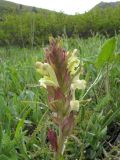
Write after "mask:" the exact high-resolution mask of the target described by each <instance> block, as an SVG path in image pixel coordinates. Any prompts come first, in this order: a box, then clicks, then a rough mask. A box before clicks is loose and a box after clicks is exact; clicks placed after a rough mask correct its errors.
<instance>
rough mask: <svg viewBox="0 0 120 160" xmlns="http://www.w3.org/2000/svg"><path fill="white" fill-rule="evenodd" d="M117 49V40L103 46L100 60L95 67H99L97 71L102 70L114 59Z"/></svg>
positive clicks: (113, 39)
mask: <svg viewBox="0 0 120 160" xmlns="http://www.w3.org/2000/svg"><path fill="white" fill-rule="evenodd" d="M115 47H116V39H115V38H111V39H109V40H107V41H106V42H105V43H104V44H103V46H102V48H101V51H100V53H99V55H98V58H97V60H96V62H95V66H96V67H97V69H100V68H102V67H103V66H104V65H105V63H109V62H110V60H111V59H112V58H113V57H114V51H115Z"/></svg>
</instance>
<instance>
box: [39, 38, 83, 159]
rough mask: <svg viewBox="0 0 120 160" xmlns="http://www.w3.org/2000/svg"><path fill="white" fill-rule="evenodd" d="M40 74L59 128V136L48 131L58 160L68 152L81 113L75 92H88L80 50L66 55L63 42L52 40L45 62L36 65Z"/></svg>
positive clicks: (54, 120)
mask: <svg viewBox="0 0 120 160" xmlns="http://www.w3.org/2000/svg"><path fill="white" fill-rule="evenodd" d="M36 67H37V71H38V72H39V73H40V74H42V75H43V78H41V79H40V80H39V84H40V86H41V87H44V88H46V90H47V92H48V103H49V107H50V109H51V112H52V114H51V117H52V121H53V122H54V123H55V124H56V125H57V126H58V128H59V134H58V135H57V133H56V132H55V131H54V130H53V129H51V128H50V129H49V130H48V135H47V137H48V140H49V142H50V144H51V146H52V149H53V151H54V153H55V154H54V157H55V159H59V158H60V157H61V156H62V155H63V153H64V149H65V142H66V141H67V138H68V137H69V136H70V134H71V132H72V130H73V127H74V124H75V123H74V121H75V115H76V112H78V111H79V101H78V100H76V99H75V90H76V89H85V87H86V81H85V80H80V79H79V76H80V74H81V73H82V62H81V61H80V60H79V58H78V57H77V50H76V49H75V50H74V51H73V52H67V51H65V50H64V49H63V48H62V45H61V40H60V39H57V40H55V39H53V38H51V40H50V46H49V48H47V49H46V50H45V61H44V63H42V62H36Z"/></svg>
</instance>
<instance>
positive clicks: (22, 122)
mask: <svg viewBox="0 0 120 160" xmlns="http://www.w3.org/2000/svg"><path fill="white" fill-rule="evenodd" d="M30 111H31V109H28V110H27V111H26V112H25V113H24V115H23V117H22V119H21V120H20V121H19V123H18V125H17V127H16V131H15V138H17V137H19V134H20V130H21V128H22V127H23V125H24V121H25V118H26V117H27V116H28V114H29V113H30Z"/></svg>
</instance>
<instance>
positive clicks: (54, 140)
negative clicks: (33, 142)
mask: <svg viewBox="0 0 120 160" xmlns="http://www.w3.org/2000/svg"><path fill="white" fill-rule="evenodd" d="M47 138H48V140H49V142H50V144H51V146H52V149H53V150H54V151H55V152H57V149H58V144H57V135H56V132H55V131H53V130H52V129H49V130H48V134H47Z"/></svg>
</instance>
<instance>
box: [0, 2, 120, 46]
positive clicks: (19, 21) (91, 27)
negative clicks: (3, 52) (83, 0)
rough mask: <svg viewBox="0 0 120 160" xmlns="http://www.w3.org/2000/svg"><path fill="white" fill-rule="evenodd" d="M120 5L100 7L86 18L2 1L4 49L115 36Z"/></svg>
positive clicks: (0, 42) (0, 40)
mask: <svg viewBox="0 0 120 160" xmlns="http://www.w3.org/2000/svg"><path fill="white" fill-rule="evenodd" d="M119 4H120V3H117V5H116V6H112V5H110V6H109V5H108V6H105V5H103V6H102V5H98V6H96V7H94V8H93V9H91V10H90V11H89V12H86V13H85V14H76V15H74V16H73V15H66V14H64V13H62V12H61V13H57V12H53V11H49V10H44V9H38V8H35V7H27V6H23V5H18V4H14V3H11V2H7V1H4V0H0V45H1V46H2V45H19V46H22V47H24V46H38V45H39V44H43V43H47V42H48V37H49V36H50V35H53V36H54V37H56V36H58V35H60V36H62V35H63V34H64V33H66V34H67V36H68V37H76V36H77V37H88V36H93V34H94V35H95V34H96V33H101V34H104V35H109V36H113V35H115V33H119V30H120V5H119Z"/></svg>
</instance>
